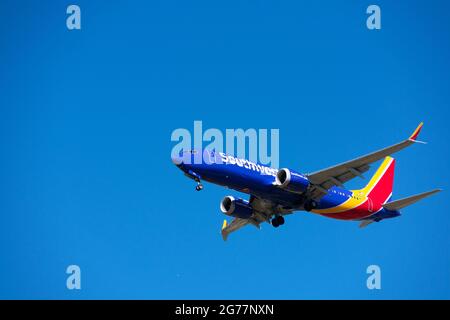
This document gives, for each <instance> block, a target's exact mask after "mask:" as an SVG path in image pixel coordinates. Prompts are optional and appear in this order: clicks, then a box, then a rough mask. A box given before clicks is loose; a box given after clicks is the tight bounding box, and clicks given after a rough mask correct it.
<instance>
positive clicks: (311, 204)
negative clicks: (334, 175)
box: [303, 200, 317, 211]
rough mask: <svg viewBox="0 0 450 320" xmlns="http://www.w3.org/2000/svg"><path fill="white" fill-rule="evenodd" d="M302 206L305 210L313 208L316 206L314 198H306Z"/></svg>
mask: <svg viewBox="0 0 450 320" xmlns="http://www.w3.org/2000/svg"><path fill="white" fill-rule="evenodd" d="M303 208H304V209H305V211H311V210H314V209H316V208H317V202H315V201H314V200H308V201H306V202H305V204H304V205H303Z"/></svg>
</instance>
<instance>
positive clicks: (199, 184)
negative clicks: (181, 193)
mask: <svg viewBox="0 0 450 320" xmlns="http://www.w3.org/2000/svg"><path fill="white" fill-rule="evenodd" d="M195 190H197V191H201V190H203V185H202V184H201V183H200V181H198V183H197V186H196V187H195Z"/></svg>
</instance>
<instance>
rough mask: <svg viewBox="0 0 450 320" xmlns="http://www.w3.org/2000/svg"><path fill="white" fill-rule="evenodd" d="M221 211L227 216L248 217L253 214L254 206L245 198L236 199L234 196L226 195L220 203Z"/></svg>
mask: <svg viewBox="0 0 450 320" xmlns="http://www.w3.org/2000/svg"><path fill="white" fill-rule="evenodd" d="M220 211H222V212H223V213H224V214H226V215H227V216H231V217H235V218H241V219H248V218H250V217H251V216H252V214H253V208H252V206H251V205H250V204H249V203H248V201H246V200H243V199H239V198H238V199H235V198H234V197H232V196H226V197H225V198H223V200H222V202H221V203H220Z"/></svg>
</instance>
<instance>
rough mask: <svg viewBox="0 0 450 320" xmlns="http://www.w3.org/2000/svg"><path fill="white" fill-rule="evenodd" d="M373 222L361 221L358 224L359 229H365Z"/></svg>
mask: <svg viewBox="0 0 450 320" xmlns="http://www.w3.org/2000/svg"><path fill="white" fill-rule="evenodd" d="M372 222H373V220H363V221H362V222H361V223H360V224H359V227H360V228H365V227H367V226H368V225H369V224H371V223H372Z"/></svg>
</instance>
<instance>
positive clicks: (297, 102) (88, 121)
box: [0, 0, 450, 299]
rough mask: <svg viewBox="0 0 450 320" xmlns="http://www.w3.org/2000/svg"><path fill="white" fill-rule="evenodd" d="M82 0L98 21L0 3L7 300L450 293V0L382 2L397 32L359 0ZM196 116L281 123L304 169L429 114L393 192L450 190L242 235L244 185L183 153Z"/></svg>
mask: <svg viewBox="0 0 450 320" xmlns="http://www.w3.org/2000/svg"><path fill="white" fill-rule="evenodd" d="M74 3H76V4H78V5H79V6H80V7H81V11H82V29H81V30H80V31H68V30H67V28H66V25H65V19H66V13H65V11H66V7H67V6H68V5H69V4H71V3H69V2H67V3H66V2H64V1H62V2H61V1H58V2H55V1H39V2H37V1H1V2H0V30H1V31H0V33H1V37H0V48H1V50H0V61H1V64H0V66H1V68H0V88H1V94H0V112H1V113H0V139H1V140H0V152H1V157H0V164H1V165H0V194H1V201H0V219H1V221H0V239H1V241H0V248H1V251H0V253H1V255H0V298H31V299H37V298H43V299H49V298H52V299H80V298H84V299H94V298H100V299H103V298H113V299H121V298H124V299H134V298H137V299H197V298H200V299H202V298H209V299H218V298H233V299H247V298H248V299H263V298H267V299H315V298H318V299H347V298H356V299H421V298H424V299H432V298H437V299H443V298H445V299H448V298H450V251H449V249H448V248H449V245H450V235H449V223H450V214H449V213H450V212H449V209H448V191H447V190H448V189H449V188H448V181H449V180H450V171H449V167H448V163H449V149H448V143H447V141H448V137H449V130H450V128H449V125H448V119H449V109H448V107H449V103H450V93H449V88H450V86H449V85H450V82H449V74H450V64H449V62H448V57H449V56H450V50H449V49H450V44H449V36H450V19H449V18H448V12H449V10H450V8H449V4H448V2H447V1H433V2H432V3H430V2H429V1H395V3H392V1H377V2H376V3H377V4H378V5H380V7H381V10H382V29H381V30H379V31H369V30H368V29H367V28H366V26H365V20H366V14H365V11H366V8H367V6H368V5H369V4H372V3H369V2H366V1H356V0H354V1H307V2H306V1H305V2H303V1H283V2H280V1H151V2H150V1H133V2H132V3H131V2H129V1H108V2H105V1H76V2H74ZM194 120H202V121H203V126H204V128H218V129H221V130H225V129H226V128H244V129H245V128H257V129H258V128H268V129H270V128H279V129H280V164H281V166H283V167H290V168H294V169H296V170H298V171H304V172H310V171H314V170H318V169H321V168H323V167H326V166H329V165H332V164H335V163H338V162H341V161H345V160H348V159H352V158H354V157H356V156H359V155H362V154H364V153H368V152H371V151H373V150H376V149H378V148H381V147H384V146H387V145H390V144H392V143H395V142H398V141H400V140H402V139H404V138H406V137H407V136H408V135H409V134H410V133H411V131H412V130H414V128H415V127H416V126H417V124H418V123H419V122H420V121H424V122H425V126H424V128H423V130H422V133H421V139H422V140H425V141H428V142H429V144H427V145H417V146H413V147H411V148H409V149H407V150H405V151H402V152H401V153H400V154H397V155H396V156H395V158H396V159H397V163H396V164H397V167H396V168H397V169H396V176H395V188H394V195H393V196H394V198H397V199H398V198H399V197H403V196H407V195H411V194H414V193H418V192H422V191H426V190H429V189H432V188H434V187H441V188H443V189H444V192H442V193H440V194H438V195H436V196H433V197H431V198H429V199H427V200H424V201H423V202H420V203H418V204H416V205H414V206H411V207H409V208H407V209H406V210H404V214H403V216H401V217H400V218H397V219H392V220H388V221H383V222H382V223H379V224H374V225H371V226H369V227H368V228H366V229H363V230H360V229H358V227H357V223H352V222H342V221H335V220H331V219H326V218H324V217H319V216H314V215H311V214H306V213H301V212H300V213H298V214H296V215H293V216H290V217H287V219H286V224H285V225H284V226H283V227H281V228H279V229H276V230H275V229H274V228H272V227H271V226H269V225H266V226H265V227H264V228H263V229H262V230H261V231H258V230H256V229H254V228H245V229H243V230H241V231H240V232H238V233H235V234H233V235H232V236H230V239H229V241H228V242H226V243H224V242H223V241H222V239H221V237H220V233H219V232H220V227H221V223H222V221H223V218H224V216H223V215H222V214H221V213H220V211H219V202H220V200H221V199H222V197H224V196H225V195H228V194H232V195H235V196H237V195H238V194H237V193H236V192H233V191H230V190H226V189H222V188H220V187H218V186H214V185H206V186H205V190H203V191H202V192H201V193H197V192H195V190H194V185H195V184H194V183H193V181H191V180H189V179H186V178H185V177H184V176H183V175H182V174H181V172H180V171H179V170H178V169H177V168H176V167H174V166H173V164H172V163H171V161H170V151H171V149H172V147H173V146H174V143H173V142H171V141H170V135H171V133H172V131H173V130H174V129H176V128H187V129H192V128H193V121H194ZM371 172H373V170H372V171H371ZM368 175H370V174H368ZM366 182H367V180H366V181H363V180H355V181H352V182H351V183H349V184H348V185H347V186H348V187H349V188H352V187H361V186H363V185H364V184H365V183H366ZM71 264H76V265H79V266H80V268H81V272H82V289H81V290H80V291H76V290H74V291H69V290H67V289H66V277H67V275H66V274H65V269H66V267H67V266H68V265H71ZM371 264H377V265H379V266H380V267H381V270H382V289H381V290H368V289H367V288H366V278H367V274H366V268H367V266H368V265H371Z"/></svg>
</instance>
